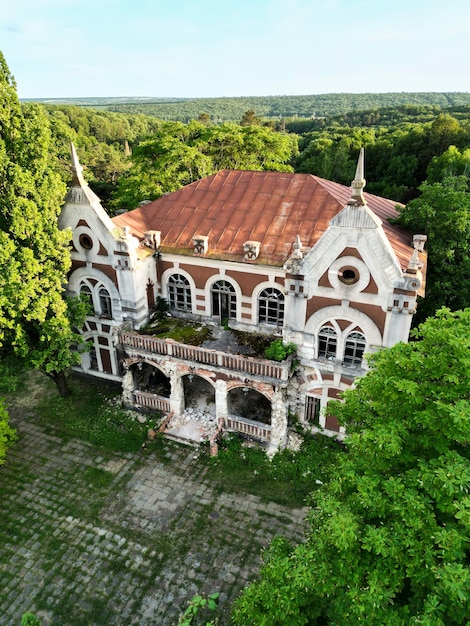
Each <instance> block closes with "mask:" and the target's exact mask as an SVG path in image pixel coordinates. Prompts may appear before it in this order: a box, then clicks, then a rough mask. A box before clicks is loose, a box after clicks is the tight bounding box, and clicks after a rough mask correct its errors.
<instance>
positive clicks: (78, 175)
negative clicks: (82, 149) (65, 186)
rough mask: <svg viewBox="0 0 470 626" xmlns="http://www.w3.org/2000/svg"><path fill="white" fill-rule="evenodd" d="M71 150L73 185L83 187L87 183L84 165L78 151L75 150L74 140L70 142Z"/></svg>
mask: <svg viewBox="0 0 470 626" xmlns="http://www.w3.org/2000/svg"><path fill="white" fill-rule="evenodd" d="M70 152H71V160H72V186H74V187H77V186H78V187H81V186H82V185H83V184H85V181H84V179H83V175H82V172H83V167H82V166H81V165H80V161H79V160H78V155H77V151H76V150H75V146H74V144H73V142H71V144H70Z"/></svg>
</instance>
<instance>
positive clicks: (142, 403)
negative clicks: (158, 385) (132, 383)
mask: <svg viewBox="0 0 470 626" xmlns="http://www.w3.org/2000/svg"><path fill="white" fill-rule="evenodd" d="M134 405H135V406H136V407H138V408H141V409H148V410H151V411H159V412H160V413H168V412H169V410H170V400H169V398H164V397H163V396H157V395H156V394H154V393H146V392H145V391H138V390H135V391H134Z"/></svg>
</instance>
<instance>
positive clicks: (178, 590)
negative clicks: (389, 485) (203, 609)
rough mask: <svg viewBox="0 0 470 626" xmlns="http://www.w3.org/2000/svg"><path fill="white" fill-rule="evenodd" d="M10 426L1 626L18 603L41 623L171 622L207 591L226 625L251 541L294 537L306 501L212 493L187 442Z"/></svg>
mask: <svg viewBox="0 0 470 626" xmlns="http://www.w3.org/2000/svg"><path fill="white" fill-rule="evenodd" d="M13 423H14V425H15V426H16V427H17V429H18V432H19V434H20V441H19V443H18V444H17V445H16V446H15V447H14V448H13V449H12V450H11V451H10V452H9V454H8V459H7V463H6V465H5V466H3V467H2V468H1V469H0V497H1V513H0V615H1V617H0V620H1V624H2V626H19V624H20V620H21V615H22V613H23V612H25V611H27V610H32V611H34V612H36V614H38V615H39V616H40V618H41V619H42V620H43V624H44V626H49V625H51V626H52V625H60V626H75V625H77V626H78V625H80V626H105V625H106V626H107V625H108V624H116V625H119V626H126V625H128V626H134V625H135V626H137V625H139V626H152V625H155V626H172V625H173V624H176V623H177V620H178V615H179V614H180V613H181V612H182V611H183V610H184V609H185V607H186V606H187V602H188V600H189V599H190V598H191V597H193V595H195V594H196V593H211V592H214V591H219V592H220V593H221V595H220V610H219V613H218V615H219V617H220V623H221V624H227V623H228V611H229V605H230V603H231V601H232V600H233V599H234V598H235V597H236V596H237V595H238V593H239V591H240V590H241V589H242V588H243V587H244V586H245V585H246V582H247V581H248V580H250V579H252V578H253V577H254V576H255V574H256V572H257V571H258V566H259V563H260V552H261V549H262V548H263V547H264V546H266V545H267V544H268V542H269V541H270V539H271V538H272V537H273V536H274V535H276V534H282V535H284V536H288V537H291V538H293V539H294V540H299V539H300V538H301V535H302V528H303V520H304V517H305V513H306V510H305V509H303V510H300V509H299V510H291V509H287V508H285V507H282V506H278V505H276V504H272V503H271V504H266V503H262V502H261V501H260V500H259V499H258V498H256V497H255V496H252V495H240V494H239V495H236V494H235V495H234V494H229V493H224V492H221V489H220V488H218V487H214V486H213V485H211V481H210V475H209V472H210V470H208V468H207V466H206V465H205V464H203V463H201V461H200V460H199V459H198V453H197V452H196V451H195V449H193V448H187V447H185V446H176V445H175V444H168V446H167V447H166V448H165V454H164V455H159V456H158V455H156V454H149V455H140V454H137V455H133V454H121V455H119V454H109V453H103V451H102V450H101V449H98V448H96V447H94V446H92V445H89V444H88V443H85V442H82V441H79V440H76V439H72V440H68V441H67V440H64V439H62V438H60V437H57V436H55V435H54V434H50V433H47V432H45V430H44V429H42V428H40V427H39V426H37V425H35V424H33V423H31V422H28V421H27V419H21V420H16V422H15V421H14V422H13ZM90 485H91V486H90ZM208 617H209V616H208Z"/></svg>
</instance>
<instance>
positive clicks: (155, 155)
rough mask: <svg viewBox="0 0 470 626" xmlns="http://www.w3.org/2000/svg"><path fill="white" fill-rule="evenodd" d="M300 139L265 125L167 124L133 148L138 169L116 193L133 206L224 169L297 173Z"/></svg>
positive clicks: (126, 205) (120, 202)
mask: <svg viewBox="0 0 470 626" xmlns="http://www.w3.org/2000/svg"><path fill="white" fill-rule="evenodd" d="M296 152H297V138H296V136H295V135H287V134H282V133H278V132H275V131H273V130H272V129H270V128H268V127H265V126H256V125H249V126H239V125H237V124H222V125H220V126H211V125H207V124H205V123H202V122H196V121H194V122H190V123H189V124H182V123H181V122H164V123H162V125H161V126H160V128H159V129H158V130H157V131H156V132H155V134H154V135H153V136H152V138H150V139H148V140H146V141H143V142H141V143H140V144H139V145H138V146H137V147H136V149H135V150H134V152H133V155H132V167H131V169H130V171H129V173H128V174H127V175H125V176H123V177H122V178H121V179H120V181H119V185H118V189H117V191H116V193H115V196H114V202H115V205H116V206H118V207H120V208H126V209H133V208H135V207H136V206H137V205H138V204H139V202H141V201H142V200H153V199H155V198H158V197H159V196H161V195H162V194H163V193H167V192H171V191H175V190H176V189H179V188H180V187H183V186H184V185H187V184H189V183H192V182H194V181H195V180H198V179H200V178H203V177H204V176H210V175H211V174H214V173H215V172H217V171H218V170H221V169H242V170H277V171H292V168H291V167H290V165H289V162H290V161H291V159H292V157H293V156H294V155H295V154H296Z"/></svg>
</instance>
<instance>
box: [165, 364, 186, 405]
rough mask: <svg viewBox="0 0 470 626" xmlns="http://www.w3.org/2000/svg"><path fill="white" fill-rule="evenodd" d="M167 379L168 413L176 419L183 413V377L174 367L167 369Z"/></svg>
mask: <svg viewBox="0 0 470 626" xmlns="http://www.w3.org/2000/svg"><path fill="white" fill-rule="evenodd" d="M168 369H169V372H168V373H169V377H170V385H171V392H170V411H172V412H173V414H174V415H175V416H176V417H180V415H181V414H182V413H183V411H184V386H183V377H182V376H181V375H180V373H179V372H178V370H177V368H176V367H169V368H168Z"/></svg>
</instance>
